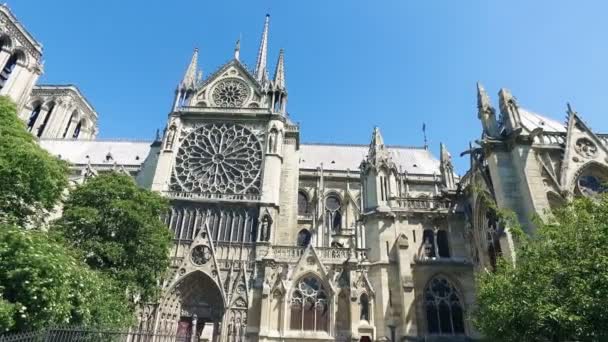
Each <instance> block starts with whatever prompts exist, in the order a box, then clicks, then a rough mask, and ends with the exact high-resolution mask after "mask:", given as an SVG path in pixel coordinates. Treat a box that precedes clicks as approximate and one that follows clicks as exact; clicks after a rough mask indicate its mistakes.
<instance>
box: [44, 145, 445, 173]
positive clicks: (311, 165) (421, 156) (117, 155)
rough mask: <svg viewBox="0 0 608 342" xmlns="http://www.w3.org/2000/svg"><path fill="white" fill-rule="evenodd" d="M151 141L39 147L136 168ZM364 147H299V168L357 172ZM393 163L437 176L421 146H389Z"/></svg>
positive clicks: (74, 158)
mask: <svg viewBox="0 0 608 342" xmlns="http://www.w3.org/2000/svg"><path fill="white" fill-rule="evenodd" d="M151 143H152V142H151V141H128V140H66V139H41V140H40V145H41V146H42V147H43V148H45V149H46V150H47V151H49V152H50V153H51V154H53V155H55V156H61V159H63V160H67V161H69V162H70V163H72V164H77V165H86V164H88V163H89V162H90V163H91V164H93V165H99V164H109V165H112V164H114V163H116V164H119V165H131V166H139V165H141V164H142V163H143V161H144V160H145V159H146V157H147V156H148V153H149V152H150V144H151ZM368 149H369V146H368V145H338V144H302V145H300V168H302V169H313V170H316V169H317V168H318V167H320V166H321V163H323V169H325V170H336V171H346V170H351V171H353V172H359V166H360V165H361V162H362V161H363V160H364V159H365V156H366V155H367V152H368ZM388 149H389V151H390V152H391V154H392V158H393V161H394V162H395V164H397V167H401V168H402V169H403V171H407V172H408V173H414V174H433V173H436V174H439V173H440V171H439V160H438V159H437V158H435V157H434V156H433V155H432V154H431V153H430V152H429V151H428V150H425V149H424V148H421V147H401V146H392V147H391V146H389V147H388ZM108 155H109V156H110V158H108Z"/></svg>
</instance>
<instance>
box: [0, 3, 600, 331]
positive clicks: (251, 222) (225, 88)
mask: <svg viewBox="0 0 608 342" xmlns="http://www.w3.org/2000/svg"><path fill="white" fill-rule="evenodd" d="M268 42H269V17H268V16H267V17H266V18H265V21H264V25H263V31H262V36H261V41H260V44H259V50H258V54H257V60H256V61H255V68H254V69H253V70H250V69H248V68H247V67H245V66H244V64H243V63H242V62H241V60H240V59H239V58H240V56H239V52H240V51H239V49H240V47H239V46H238V45H237V46H236V48H235V51H234V56H233V57H232V59H231V60H230V61H229V62H228V63H226V64H225V65H222V66H219V68H218V69H217V71H215V72H214V73H211V74H207V75H203V73H202V72H201V71H200V70H199V68H198V64H197V63H198V52H197V51H196V50H195V51H194V54H193V56H192V60H191V62H190V64H189V65H188V66H187V68H186V71H185V74H184V76H183V80H182V81H181V82H180V83H179V84H178V85H177V88H176V90H175V99H174V102H173V106H172V110H171V111H170V112H169V113H168V115H167V121H166V123H159V125H161V124H164V126H165V129H164V131H163V132H162V134H158V135H157V137H156V139H155V140H154V141H129V140H101V139H96V136H97V133H98V128H97V119H98V113H97V112H96V111H95V109H94V107H93V106H92V105H91V104H90V103H89V101H87V99H86V98H85V97H84V95H83V94H82V92H80V91H79V89H78V87H76V86H74V85H41V84H37V79H38V77H39V76H40V75H41V74H42V72H43V70H42V64H41V58H42V48H41V45H40V43H38V42H37V41H36V39H35V38H34V37H33V36H32V35H31V34H30V33H28V31H27V30H26V28H25V27H24V26H23V25H22V24H21V23H19V21H18V20H17V19H16V18H15V17H14V15H13V14H12V13H11V11H10V10H9V9H8V7H6V5H3V6H1V7H0V70H1V71H0V95H6V96H9V97H10V98H12V99H13V100H14V101H15V102H16V103H17V106H18V111H19V115H20V117H21V119H22V120H23V121H24V122H25V124H26V126H27V129H28V130H29V131H30V132H31V133H32V134H33V135H35V136H37V137H38V138H39V142H40V145H41V146H42V147H44V148H45V149H47V150H48V151H50V152H51V153H52V154H53V155H55V156H58V157H59V158H61V159H63V160H66V161H68V162H69V163H70V165H71V176H70V179H71V181H72V182H73V183H74V184H79V183H82V182H86V181H87V179H89V178H90V177H95V176H96V175H98V174H100V173H104V172H109V171H118V172H124V173H127V174H129V175H132V176H133V177H134V178H135V180H136V181H137V182H138V184H139V185H140V186H142V187H145V188H149V189H152V190H154V191H157V192H159V193H161V194H162V195H164V196H166V197H167V198H168V199H170V201H171V212H170V213H169V214H168V215H167V216H166V217H165V218H164V219H165V222H166V225H167V229H170V230H171V232H172V233H173V236H174V244H173V247H172V250H171V257H172V262H171V267H170V270H169V272H168V276H167V277H166V279H165V281H164V283H163V284H162V286H163V295H162V297H161V299H160V300H159V301H158V302H156V303H147V304H146V305H145V306H142V308H141V310H140V315H139V316H140V317H139V325H140V327H141V328H143V329H150V330H155V331H172V332H174V333H177V334H183V335H184V336H188V335H190V334H194V336H196V338H197V340H198V338H200V339H201V340H208V341H334V340H339V341H402V340H427V341H429V340H433V339H441V340H467V339H469V338H476V337H479V334H478V333H477V332H476V331H475V329H474V328H473V326H472V324H471V322H470V321H469V319H468V317H469V316H468V313H469V312H470V310H471V308H472V306H473V304H474V299H475V288H474V277H475V274H476V272H483V271H485V270H491V269H492V268H493V267H495V264H496V260H497V257H498V256H499V255H502V256H505V257H507V258H510V257H512V253H513V241H512V238H511V236H510V233H509V231H508V230H505V227H503V226H502V225H501V223H500V220H499V219H498V215H497V213H496V211H495V209H494V208H496V207H499V208H507V209H510V210H512V211H513V212H515V214H516V216H517V217H518V219H519V220H520V222H521V224H522V226H523V228H524V230H525V231H527V232H528V233H532V232H533V231H534V229H535V228H534V225H533V224H532V222H531V221H530V218H531V217H532V216H533V215H534V214H536V213H538V214H540V215H544V214H546V213H548V212H550V210H551V208H554V207H556V206H560V205H562V204H563V203H564V202H565V201H567V200H568V199H569V198H571V197H573V196H579V195H580V196H588V195H593V194H595V193H598V192H602V191H603V190H605V189H604V188H603V187H602V185H601V184H602V183H603V182H605V181H606V180H608V163H607V162H608V149H607V147H606V145H607V143H608V140H607V139H608V135H602V134H597V133H594V132H592V131H591V130H590V129H589V128H588V126H587V125H586V124H585V123H584V122H583V121H582V120H581V119H580V117H579V116H578V114H577V113H575V112H574V111H573V110H571V109H570V108H568V117H567V121H566V122H565V123H561V122H558V121H555V120H553V119H550V118H548V117H545V116H542V115H539V114H536V113H534V112H532V111H529V110H527V109H524V108H523V107H522V106H521V105H520V104H519V103H517V101H516V100H515V98H514V97H513V96H512V95H511V93H510V92H509V91H508V90H505V89H501V90H500V91H499V93H498V110H495V108H494V106H493V104H492V102H491V100H490V98H489V97H488V95H487V94H486V91H485V90H484V89H483V87H482V86H481V85H478V86H477V103H478V106H477V113H478V117H479V120H480V123H481V128H482V129H481V131H480V132H479V133H476V132H471V135H472V136H480V138H479V140H478V142H477V144H476V145H475V146H471V148H470V149H469V150H468V151H466V152H465V154H467V157H468V158H470V168H469V170H468V171H467V172H466V173H465V174H464V175H461V176H458V175H456V173H455V171H454V167H453V164H452V160H451V156H450V153H449V152H448V150H447V148H446V147H445V146H444V145H441V146H439V149H440V153H439V157H438V158H437V157H435V156H433V154H432V153H431V152H430V150H429V149H428V147H427V146H421V147H401V146H391V145H388V144H385V142H384V140H383V138H382V134H381V132H380V129H379V128H374V129H373V131H372V132H371V136H369V137H361V141H362V142H364V143H365V144H364V145H340V144H307V143H305V142H302V141H301V140H300V129H299V127H298V125H297V124H295V123H294V121H293V120H294V118H300V119H305V118H306V113H289V111H288V110H287V108H288V91H287V82H286V71H285V63H286V62H285V59H284V54H283V51H281V52H279V54H278V56H275V57H276V59H274V58H273V61H274V60H276V64H275V67H274V68H273V69H274V70H273V71H274V72H273V73H272V75H271V73H270V72H269V70H268V69H269V67H268V65H269V64H268V62H267V60H268ZM50 67H52V66H50ZM292 67H293V68H298V66H297V65H293V66H292ZM172 90H173V89H167V91H168V92H169V91H172ZM289 95H290V96H298V94H295V93H293V94H289ZM472 110H473V109H472ZM404 338H405V339H404Z"/></svg>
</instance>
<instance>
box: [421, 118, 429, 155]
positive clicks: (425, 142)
mask: <svg viewBox="0 0 608 342" xmlns="http://www.w3.org/2000/svg"><path fill="white" fill-rule="evenodd" d="M422 135H423V137H424V149H425V150H428V149H429V144H428V142H427V140H426V123H424V122H423V123H422Z"/></svg>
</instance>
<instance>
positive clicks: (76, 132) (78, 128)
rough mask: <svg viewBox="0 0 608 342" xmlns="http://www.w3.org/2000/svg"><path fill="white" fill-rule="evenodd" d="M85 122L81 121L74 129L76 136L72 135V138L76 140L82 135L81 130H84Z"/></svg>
mask: <svg viewBox="0 0 608 342" xmlns="http://www.w3.org/2000/svg"><path fill="white" fill-rule="evenodd" d="M82 124H83V120H80V121H79V122H78V124H77V125H76V128H74V134H72V138H74V139H76V138H78V136H79V135H80V130H81V129H82Z"/></svg>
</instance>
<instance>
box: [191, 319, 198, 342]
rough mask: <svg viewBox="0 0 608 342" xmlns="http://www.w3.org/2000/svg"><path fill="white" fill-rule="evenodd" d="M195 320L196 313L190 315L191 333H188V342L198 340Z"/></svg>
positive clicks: (196, 341)
mask: <svg viewBox="0 0 608 342" xmlns="http://www.w3.org/2000/svg"><path fill="white" fill-rule="evenodd" d="M197 320H198V319H197V317H196V314H194V315H192V333H191V334H190V342H198V336H197V335H198V334H197V333H196V323H197Z"/></svg>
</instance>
